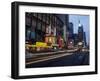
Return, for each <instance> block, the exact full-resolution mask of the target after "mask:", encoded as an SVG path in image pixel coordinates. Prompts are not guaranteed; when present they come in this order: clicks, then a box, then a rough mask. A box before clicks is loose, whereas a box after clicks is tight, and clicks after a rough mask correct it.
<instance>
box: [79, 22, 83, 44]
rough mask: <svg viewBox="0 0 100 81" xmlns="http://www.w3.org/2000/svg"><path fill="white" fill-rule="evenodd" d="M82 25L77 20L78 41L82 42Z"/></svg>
mask: <svg viewBox="0 0 100 81" xmlns="http://www.w3.org/2000/svg"><path fill="white" fill-rule="evenodd" d="M83 33H84V30H83V25H82V24H81V23H80V21H79V25H78V42H83Z"/></svg>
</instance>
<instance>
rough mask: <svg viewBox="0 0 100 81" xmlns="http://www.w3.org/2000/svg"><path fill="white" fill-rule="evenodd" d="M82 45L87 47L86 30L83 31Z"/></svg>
mask: <svg viewBox="0 0 100 81" xmlns="http://www.w3.org/2000/svg"><path fill="white" fill-rule="evenodd" d="M84 47H87V42H86V32H84Z"/></svg>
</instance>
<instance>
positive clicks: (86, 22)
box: [69, 14, 90, 44]
mask: <svg viewBox="0 0 100 81" xmlns="http://www.w3.org/2000/svg"><path fill="white" fill-rule="evenodd" d="M79 21H80V23H81V24H82V25H83V30H84V32H86V41H87V44H88V43H89V41H90V25H89V16H88V15H74V14H73V15H69V22H72V23H73V28H74V33H78V25H79Z"/></svg>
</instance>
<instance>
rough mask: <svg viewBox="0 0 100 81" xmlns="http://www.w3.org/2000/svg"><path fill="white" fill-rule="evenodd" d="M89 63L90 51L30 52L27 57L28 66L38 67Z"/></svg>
mask: <svg viewBox="0 0 100 81" xmlns="http://www.w3.org/2000/svg"><path fill="white" fill-rule="evenodd" d="M75 65H89V52H77V53H67V52H62V53H58V54H57V53H54V54H46V53H45V54H44V55H42V54H41V55H39V54H38V55H33V54H30V55H29V57H28V56H27V59H26V68H36V67H56V66H75Z"/></svg>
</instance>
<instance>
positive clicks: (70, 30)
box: [68, 22, 73, 39]
mask: <svg viewBox="0 0 100 81" xmlns="http://www.w3.org/2000/svg"><path fill="white" fill-rule="evenodd" d="M68 32H69V36H68V38H69V39H73V23H72V22H70V23H69V26H68Z"/></svg>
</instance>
